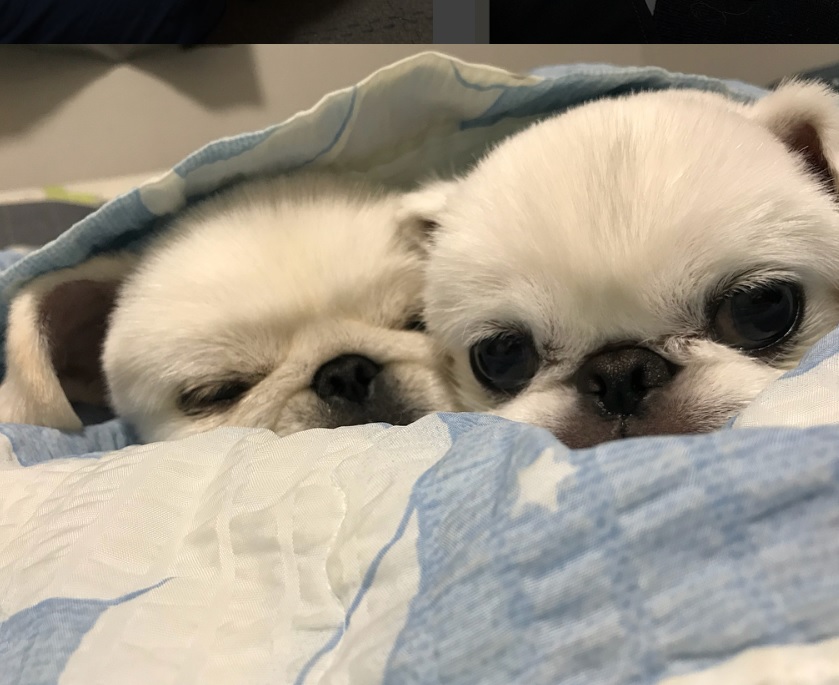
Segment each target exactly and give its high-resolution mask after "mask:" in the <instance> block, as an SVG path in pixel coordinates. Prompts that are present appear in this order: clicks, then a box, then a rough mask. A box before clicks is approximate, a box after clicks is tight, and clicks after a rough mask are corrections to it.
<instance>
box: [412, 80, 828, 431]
mask: <svg viewBox="0 0 839 685" xmlns="http://www.w3.org/2000/svg"><path fill="white" fill-rule="evenodd" d="M802 126H809V127H811V129H812V131H815V132H816V133H817V134H818V138H819V139H820V140H821V143H822V146H823V148H824V152H825V155H826V156H827V157H828V160H829V162H830V164H831V167H832V169H833V170H835V169H836V166H835V164H836V161H837V160H839V134H838V133H837V132H839V108H837V102H836V98H835V97H834V96H832V95H830V94H829V93H828V92H827V91H826V90H825V89H824V88H822V87H820V86H815V85H807V84H799V83H793V84H788V85H787V86H785V87H783V88H781V90H779V91H778V92H776V93H773V94H770V95H768V96H767V97H765V98H764V99H763V100H761V101H759V102H757V103H756V104H754V105H741V104H738V103H734V102H732V101H729V100H727V99H725V98H723V97H721V96H719V95H716V94H710V93H700V92H695V91H665V92H656V93H644V94H637V95H632V96H628V97H623V98H618V99H605V100H600V101H596V102H593V103H589V104H586V105H584V106H581V107H578V108H576V109H572V110H570V111H568V112H566V113H563V114H561V115H559V116H555V117H552V118H549V119H547V120H544V121H542V122H539V123H537V124H535V125H533V126H531V127H530V128H528V129H526V130H525V131H523V132H521V133H519V134H518V135H515V136H513V137H511V138H509V139H507V140H505V141H503V142H502V143H501V144H500V145H498V146H497V148H496V149H494V150H492V151H490V152H489V154H487V155H486V156H485V158H484V159H482V160H481V161H480V162H479V163H478V164H477V165H476V167H475V168H474V169H473V170H472V171H471V172H470V173H469V174H468V175H466V176H465V177H463V178H462V179H455V180H453V181H450V182H448V183H442V184H441V183H440V182H435V183H434V184H433V185H432V186H431V187H429V188H426V189H423V190H420V191H418V192H417V193H415V194H414V195H413V196H412V197H411V198H409V199H408V200H407V201H406V206H407V207H408V208H410V211H413V212H415V213H418V214H420V215H423V216H425V218H426V219H427V220H433V221H436V222H437V223H438V224H439V229H438V231H437V236H436V239H435V244H434V247H433V250H432V253H431V261H430V266H429V275H428V280H427V283H428V285H427V288H426V300H427V320H428V325H429V331H430V332H431V333H432V334H433V335H434V336H436V337H437V338H438V339H439V341H440V342H441V343H442V345H443V347H444V348H445V349H446V350H447V352H448V354H449V356H450V358H451V366H452V371H453V375H454V378H455V380H456V383H457V387H458V395H459V401H460V404H461V406H462V407H463V408H465V409H472V410H487V409H495V411H496V412H497V413H499V414H501V415H503V416H507V417H509V418H514V419H518V420H522V421H528V422H532V423H536V424H539V425H542V426H545V427H547V428H549V429H551V430H553V431H554V432H555V433H556V434H557V435H558V436H559V437H560V438H564V439H567V440H568V441H569V442H570V443H571V444H574V445H576V446H583V445H587V444H593V443H596V442H601V441H603V440H606V439H610V438H612V437H618V433H617V428H616V426H615V424H614V422H609V421H606V420H603V421H602V423H601V424H598V427H597V428H596V429H590V430H588V431H587V434H586V435H584V436H581V435H579V430H578V429H577V428H575V426H576V424H578V423H579V421H580V420H581V418H582V417H581V415H580V413H579V411H578V410H577V409H576V408H575V407H577V406H578V400H579V393H578V391H577V390H576V389H575V388H574V386H573V385H572V383H571V380H570V379H571V376H572V374H573V373H574V372H575V371H576V370H577V369H578V368H579V366H580V364H581V363H582V362H583V360H584V359H585V358H587V357H588V356H589V355H591V354H593V353H594V352H596V351H597V350H598V349H600V348H602V347H603V346H604V345H607V344H610V343H616V342H622V341H629V342H631V343H634V344H639V345H643V346H645V347H647V348H648V349H651V350H653V351H655V352H657V353H659V354H661V355H662V356H663V357H665V358H666V359H668V360H669V361H670V362H672V363H674V364H677V365H679V367H680V368H681V369H682V371H681V372H680V373H679V374H677V376H676V377H675V378H674V380H673V382H672V383H671V384H670V385H669V386H667V387H666V388H662V389H661V391H660V392H658V395H659V399H658V400H657V402H658V405H659V411H658V414H659V418H658V419H657V420H656V425H644V424H641V425H640V427H639V428H638V429H637V430H636V431H634V432H631V433H630V434H643V433H647V432H681V431H682V430H685V431H694V430H695V431H702V430H709V429H712V428H715V427H718V426H720V425H721V424H722V423H724V422H725V421H726V420H727V419H728V418H729V417H730V416H731V415H732V414H733V413H735V412H736V411H737V410H738V409H739V408H741V407H742V406H743V405H744V404H746V403H747V402H749V401H750V400H751V399H753V398H754V396H755V395H756V394H757V393H758V392H759V391H760V390H761V389H762V388H763V387H765V386H766V385H767V384H768V383H769V382H770V381H771V380H772V379H774V378H776V377H777V376H778V375H779V374H780V373H782V370H783V369H785V368H788V367H790V366H792V365H794V364H795V362H796V361H797V360H798V359H799V358H800V356H801V354H802V353H803V351H804V350H805V349H806V348H807V347H808V346H809V345H810V344H812V342H814V341H815V340H816V339H817V338H818V337H820V336H821V335H823V334H824V333H826V332H828V331H829V330H830V329H831V328H832V327H834V326H836V325H837V324H839V213H837V203H836V197H835V195H833V194H832V192H830V191H829V190H828V189H827V188H826V187H825V185H824V183H822V182H820V181H819V180H818V179H817V178H816V177H815V176H814V175H813V174H812V173H810V171H809V170H808V168H806V167H805V163H804V161H803V159H802V158H801V157H800V156H799V155H798V154H797V152H796V150H791V149H788V147H787V146H788V145H793V146H794V141H793V140H791V138H794V136H795V134H796V132H800V130H801V127H802ZM748 268H760V269H762V270H764V271H765V272H766V274H767V275H769V276H771V275H784V276H790V277H793V278H795V279H796V280H798V281H800V282H801V283H802V285H803V286H804V289H805V295H806V311H805V318H804V322H803V325H802V326H801V329H800V332H799V334H798V335H797V337H796V343H795V345H794V349H793V350H792V351H791V352H790V353H789V354H788V355H786V356H785V357H784V358H783V359H779V360H771V359H770V360H768V361H767V360H765V359H764V360H758V359H754V358H752V357H749V356H747V355H746V354H744V353H741V352H739V351H736V350H733V349H730V348H728V347H725V346H724V345H721V344H718V343H716V342H712V341H711V340H709V339H707V335H706V334H705V333H706V330H705V327H706V323H707V322H706V320H705V318H706V313H705V311H704V307H705V303H706V301H707V296H708V293H709V292H710V291H711V290H712V289H713V288H714V287H715V286H716V285H717V284H719V282H720V281H721V280H722V279H725V278H726V277H730V276H732V275H736V274H737V273H738V272H742V271H743V270H744V269H748ZM494 322H515V323H518V324H521V325H524V326H526V327H527V328H528V329H529V330H530V331H531V332H532V334H533V336H534V338H535V341H536V343H537V346H538V348H539V349H540V351H541V354H542V364H541V367H540V370H539V371H538V373H537V374H536V376H535V377H534V378H533V380H532V381H531V382H530V384H529V385H528V386H527V387H526V388H525V389H524V390H523V391H522V392H520V393H519V394H518V395H517V396H516V397H515V398H513V399H511V400H503V399H502V398H499V397H498V396H497V395H493V394H491V393H489V392H487V391H486V390H485V389H484V388H483V387H482V386H481V385H480V384H479V383H478V382H477V381H476V380H475V378H474V376H473V374H472V372H471V369H470V365H469V362H468V349H469V347H470V345H472V344H473V343H474V342H476V341H477V340H479V339H480V338H481V337H483V336H485V335H486V334H487V331H488V330H490V329H491V327H492V324H493V323H494ZM673 426H677V427H678V431H676V430H668V427H671V428H672V427H673Z"/></svg>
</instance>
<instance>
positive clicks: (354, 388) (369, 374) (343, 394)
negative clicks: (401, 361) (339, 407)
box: [312, 354, 382, 404]
mask: <svg viewBox="0 0 839 685" xmlns="http://www.w3.org/2000/svg"><path fill="white" fill-rule="evenodd" d="M381 370H382V367H381V366H379V365H378V364H377V363H376V362H374V361H373V360H372V359H368V358H367V357H362V356H361V355H360V354H342V355H341V356H340V357H335V359H331V360H329V361H328V362H326V364H324V365H323V366H321V367H320V368H319V369H318V370H317V371H316V372H315V376H314V378H313V379H312V390H314V391H315V394H317V396H318V397H320V398H321V399H322V400H324V401H326V402H330V401H333V400H335V399H339V398H340V399H344V400H349V401H350V402H355V403H356V404H363V403H364V402H365V401H366V400H367V399H368V398H369V397H370V384H371V383H372V382H373V379H374V378H375V377H376V375H377V374H378V373H379V371H381Z"/></svg>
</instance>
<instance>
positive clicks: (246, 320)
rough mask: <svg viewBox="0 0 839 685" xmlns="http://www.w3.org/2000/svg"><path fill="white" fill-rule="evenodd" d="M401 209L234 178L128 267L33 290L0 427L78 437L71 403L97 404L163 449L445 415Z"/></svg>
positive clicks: (84, 269) (417, 247) (62, 275)
mask: <svg viewBox="0 0 839 685" xmlns="http://www.w3.org/2000/svg"><path fill="white" fill-rule="evenodd" d="M399 206H400V203H399V199H398V195H395V194H393V193H388V192H384V191H381V190H379V189H374V188H371V187H368V186H366V185H362V184H360V183H358V182H350V181H348V180H346V179H343V180H342V179H340V178H338V177H332V176H326V175H303V176H298V177H285V178H284V177H275V178H268V179H262V180H257V181H249V182H246V183H243V184H240V185H238V186H235V187H233V188H232V189H229V190H227V191H223V192H221V193H220V194H218V195H216V196H215V197H212V198H209V199H207V200H204V201H203V202H201V203H198V204H197V205H195V206H194V207H192V208H190V209H188V210H186V211H185V212H183V213H182V214H181V215H180V216H178V217H177V218H176V219H175V223H174V225H173V226H171V228H170V229H169V230H168V231H166V233H165V234H164V235H163V236H161V237H158V238H156V239H154V240H153V241H152V242H151V244H150V245H149V247H148V248H147V249H145V250H143V251H141V253H140V256H139V257H136V256H133V255H127V254H120V255H108V256H100V257H96V258H94V259H92V260H90V261H89V262H87V263H85V264H82V265H81V266H79V267H77V268H74V269H69V270H65V271H59V272H56V273H51V274H48V275H46V276H44V277H41V278H39V279H37V280H35V281H33V282H32V283H30V284H29V285H28V286H26V288H25V289H24V290H23V291H22V292H21V293H19V294H18V295H17V296H16V298H15V299H14V301H13V303H12V306H11V312H10V317H9V325H8V334H7V367H8V368H7V373H6V377H5V379H4V381H3V384H2V386H0V421H6V422H8V421H14V422H24V423H35V424H42V425H49V426H54V427H58V428H64V429H78V428H80V427H81V422H80V419H79V417H78V415H77V412H76V411H75V407H76V406H77V403H84V404H88V405H102V404H110V406H111V407H112V409H113V410H114V411H115V412H116V414H117V415H119V416H122V417H124V418H126V419H128V420H129V421H130V422H131V423H132V424H134V426H135V427H136V429H137V431H138V434H139V436H140V437H141V438H142V439H144V440H160V439H167V438H174V437H179V436H184V435H187V434H190V433H194V432H197V431H202V430H206V429H209V428H213V427H216V426H221V425H236V426H255V427H264V428H269V429H272V430H274V431H276V432H278V433H280V434H287V433H292V432H295V431H299V430H303V429H306V428H312V427H336V426H343V425H350V424H359V423H368V422H379V421H384V422H389V423H394V424H404V423H408V422H410V421H413V420H415V419H417V418H419V417H420V416H422V415H423V414H425V413H428V412H430V411H432V410H437V409H447V408H450V403H451V400H450V399H449V394H448V391H447V388H446V386H445V384H444V383H443V382H442V381H441V380H440V377H439V374H438V369H437V362H436V360H435V356H434V354H433V352H432V349H431V345H430V344H429V339H428V338H427V336H426V335H425V334H424V333H423V332H422V331H421V330H420V329H421V319H420V318H419V316H420V314H421V309H422V303H421V296H422V284H423V265H424V260H425V241H426V233H425V227H423V226H422V224H421V222H415V221H405V222H402V223H400V222H399V220H398V216H397V214H398V211H399ZM103 341H104V346H103ZM100 353H101V354H100Z"/></svg>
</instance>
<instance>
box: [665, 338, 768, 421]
mask: <svg viewBox="0 0 839 685" xmlns="http://www.w3.org/2000/svg"><path fill="white" fill-rule="evenodd" d="M737 354H738V356H740V355H739V353H737ZM782 373H783V371H782V370H780V369H775V368H773V367H770V366H767V365H765V364H763V363H762V362H758V361H755V360H753V359H749V358H744V357H742V356H741V358H740V359H732V358H729V359H727V360H725V361H720V362H717V363H707V362H706V363H703V364H699V365H688V366H687V367H685V368H684V369H683V370H682V372H681V373H680V374H679V376H678V377H677V379H676V380H675V382H674V383H673V385H672V386H671V387H670V388H669V389H668V391H667V392H666V393H664V394H662V397H661V400H660V402H661V403H662V404H664V405H668V406H669V409H667V412H668V413H670V414H672V415H673V416H674V417H676V418H677V420H678V422H679V423H681V424H683V425H685V426H687V427H689V430H690V431H691V432H706V431H710V430H715V429H717V428H721V427H722V426H724V425H725V424H726V423H727V422H728V420H729V419H731V418H732V417H734V416H735V415H736V414H738V413H739V412H740V411H742V410H743V409H744V408H745V407H746V406H748V405H749V404H750V403H751V402H752V401H753V400H754V399H755V397H757V395H758V394H759V393H760V392H761V391H763V390H764V389H765V388H766V387H767V386H768V385H769V384H770V383H771V382H772V381H773V380H775V379H776V378H778V377H779V376H780V375H781V374H782Z"/></svg>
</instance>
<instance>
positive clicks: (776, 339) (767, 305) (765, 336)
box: [712, 282, 804, 352]
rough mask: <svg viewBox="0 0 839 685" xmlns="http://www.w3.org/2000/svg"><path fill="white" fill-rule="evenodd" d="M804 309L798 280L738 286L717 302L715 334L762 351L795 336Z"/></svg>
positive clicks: (741, 346) (727, 341)
mask: <svg viewBox="0 0 839 685" xmlns="http://www.w3.org/2000/svg"><path fill="white" fill-rule="evenodd" d="M803 309H804V298H803V295H802V292H801V288H800V287H799V286H798V285H797V284H794V283H783V282H777V283H767V284H765V285H760V286H754V287H750V288H743V289H735V290H732V291H730V292H729V293H727V294H726V295H725V296H723V298H722V300H721V301H720V302H719V304H718V305H717V309H716V312H715V314H714V319H713V324H712V326H713V333H714V335H715V336H716V338H717V340H719V341H720V342H722V343H725V344H726V345H729V346H731V347H736V348H738V349H741V350H746V351H748V352H758V351H760V350H763V349H765V348H768V347H771V346H773V345H777V344H778V343H780V342H782V341H783V340H786V339H787V338H788V337H789V336H790V335H792V334H793V333H794V332H795V330H796V329H797V328H798V325H799V323H800V322H801V314H802V312H803Z"/></svg>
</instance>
